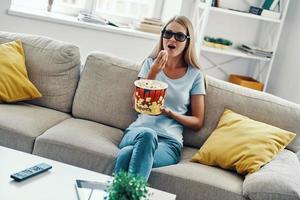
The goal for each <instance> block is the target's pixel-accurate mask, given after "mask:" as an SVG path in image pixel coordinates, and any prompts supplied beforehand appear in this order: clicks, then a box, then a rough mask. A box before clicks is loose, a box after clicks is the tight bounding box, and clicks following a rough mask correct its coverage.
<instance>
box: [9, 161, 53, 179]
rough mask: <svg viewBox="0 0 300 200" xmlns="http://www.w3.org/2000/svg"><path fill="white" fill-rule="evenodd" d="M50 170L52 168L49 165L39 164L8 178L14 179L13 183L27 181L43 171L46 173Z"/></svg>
mask: <svg viewBox="0 0 300 200" xmlns="http://www.w3.org/2000/svg"><path fill="white" fill-rule="evenodd" d="M51 168H52V166H51V165H48V164H46V163H40V164H38V165H35V166H33V167H30V168H27V169H25V170H22V171H20V172H18V173H15V174H12V175H10V177H11V178H13V179H15V181H17V182H20V181H23V180H25V179H28V178H30V177H33V176H35V175H38V174H40V173H42V172H45V171H47V170H49V169H51Z"/></svg>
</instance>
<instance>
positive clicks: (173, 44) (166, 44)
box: [163, 22, 188, 57]
mask: <svg viewBox="0 0 300 200" xmlns="http://www.w3.org/2000/svg"><path fill="white" fill-rule="evenodd" d="M172 33H176V34H177V39H180V38H181V39H182V38H184V37H185V36H186V35H187V30H186V28H185V27H184V26H182V25H181V24H179V23H177V22H171V23H170V24H168V26H167V27H166V29H165V34H163V48H164V50H166V51H167V52H168V57H177V56H179V55H180V54H182V53H183V51H184V49H185V47H186V45H187V41H188V39H186V38H184V39H185V40H184V41H177V40H176V39H175V35H174V34H173V35H172ZM182 34H184V35H182ZM170 35H172V37H171V38H169V37H170ZM164 36H167V38H169V39H167V38H165V37H164ZM168 36H169V37H168ZM180 36H181V37H180Z"/></svg>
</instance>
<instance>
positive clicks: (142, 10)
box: [95, 0, 160, 23]
mask: <svg viewBox="0 0 300 200" xmlns="http://www.w3.org/2000/svg"><path fill="white" fill-rule="evenodd" d="M156 1H157V2H159V1H158V0H97V3H96V8H95V13H97V14H100V15H102V16H103V15H104V16H106V17H108V18H112V19H113V20H116V21H119V22H124V23H130V21H132V20H137V19H142V18H143V17H153V16H154V8H155V3H156ZM159 17H160V16H159Z"/></svg>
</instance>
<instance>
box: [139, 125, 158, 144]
mask: <svg viewBox="0 0 300 200" xmlns="http://www.w3.org/2000/svg"><path fill="white" fill-rule="evenodd" d="M137 139H138V140H142V141H144V142H150V143H154V144H155V145H156V146H157V143H158V139H157V133H156V132H155V131H154V130H152V129H150V128H144V129H143V130H142V131H141V132H140V134H139V135H138V136H137Z"/></svg>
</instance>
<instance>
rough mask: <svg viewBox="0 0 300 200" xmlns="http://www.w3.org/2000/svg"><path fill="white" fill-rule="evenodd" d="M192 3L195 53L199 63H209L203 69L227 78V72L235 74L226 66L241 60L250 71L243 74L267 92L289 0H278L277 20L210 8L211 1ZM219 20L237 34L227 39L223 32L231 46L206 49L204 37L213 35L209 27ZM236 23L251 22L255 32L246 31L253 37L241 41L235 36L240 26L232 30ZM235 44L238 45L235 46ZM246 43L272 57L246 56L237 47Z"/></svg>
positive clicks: (201, 0) (220, 31)
mask: <svg viewBox="0 0 300 200" xmlns="http://www.w3.org/2000/svg"><path fill="white" fill-rule="evenodd" d="M194 3H195V5H194V12H193V17H192V21H193V24H194V26H195V31H196V36H197V38H196V46H197V53H198V55H199V56H200V60H203V59H204V60H206V62H208V63H209V64H210V66H209V67H204V69H205V71H209V70H211V69H218V70H220V71H221V73H223V74H224V75H225V76H226V77H227V78H228V77H229V74H230V73H235V72H233V71H232V69H230V73H229V72H228V69H225V68H226V66H225V65H227V66H228V65H229V64H230V63H233V62H236V61H237V60H243V63H245V62H246V63H248V67H249V68H250V70H248V73H247V74H246V75H247V76H251V77H252V78H254V79H256V80H258V81H260V82H263V83H264V89H263V91H266V89H267V86H268V80H269V77H270V73H271V69H272V65H273V62H274V59H275V57H276V51H277V47H278V43H279V39H280V35H281V32H282V28H283V24H284V21H285V17H286V13H287V10H288V5H289V0H281V1H280V9H279V10H280V11H279V10H278V12H280V13H281V16H280V18H279V19H274V18H270V17H263V16H260V15H255V14H251V13H249V12H247V11H246V12H245V11H237V10H233V9H228V8H221V7H212V6H211V4H212V0H205V1H204V0H194ZM249 8H250V5H249ZM218 18H219V19H218ZM220 18H222V19H221V20H223V21H226V20H227V21H230V22H228V23H230V29H231V30H230V31H232V32H236V33H235V34H233V35H234V36H232V37H230V38H228V37H226V34H225V32H226V31H224V35H225V36H224V38H226V39H230V40H231V41H232V42H233V43H234V45H233V46H231V47H228V48H226V49H218V48H214V47H208V46H205V45H204V36H206V35H209V34H214V32H212V31H209V30H208V29H209V27H214V26H218V23H216V22H215V21H218V20H220ZM235 21H243V23H249V22H251V24H255V26H254V27H255V30H249V31H252V32H255V34H252V35H251V34H249V36H248V38H245V37H244V38H243V39H242V40H244V41H241V38H239V36H238V35H239V32H240V31H242V30H241V28H240V27H235V25H236V24H235ZM225 28H227V27H225ZM246 28H247V27H246ZM249 29H253V27H249ZM227 31H228V30H227ZM243 31H247V30H243ZM215 32H217V34H216V35H218V37H222V30H220V29H218V31H215ZM236 41H238V42H237V43H236ZM249 42H250V44H252V45H256V46H259V47H261V48H264V49H269V50H270V51H272V52H273V56H272V57H271V58H268V57H262V56H256V55H254V54H249V53H245V52H244V51H242V50H240V49H238V48H237V46H239V45H240V44H242V43H249ZM214 55H217V56H224V58H226V59H225V60H222V61H219V60H218V59H214ZM244 75H245V74H244Z"/></svg>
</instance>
